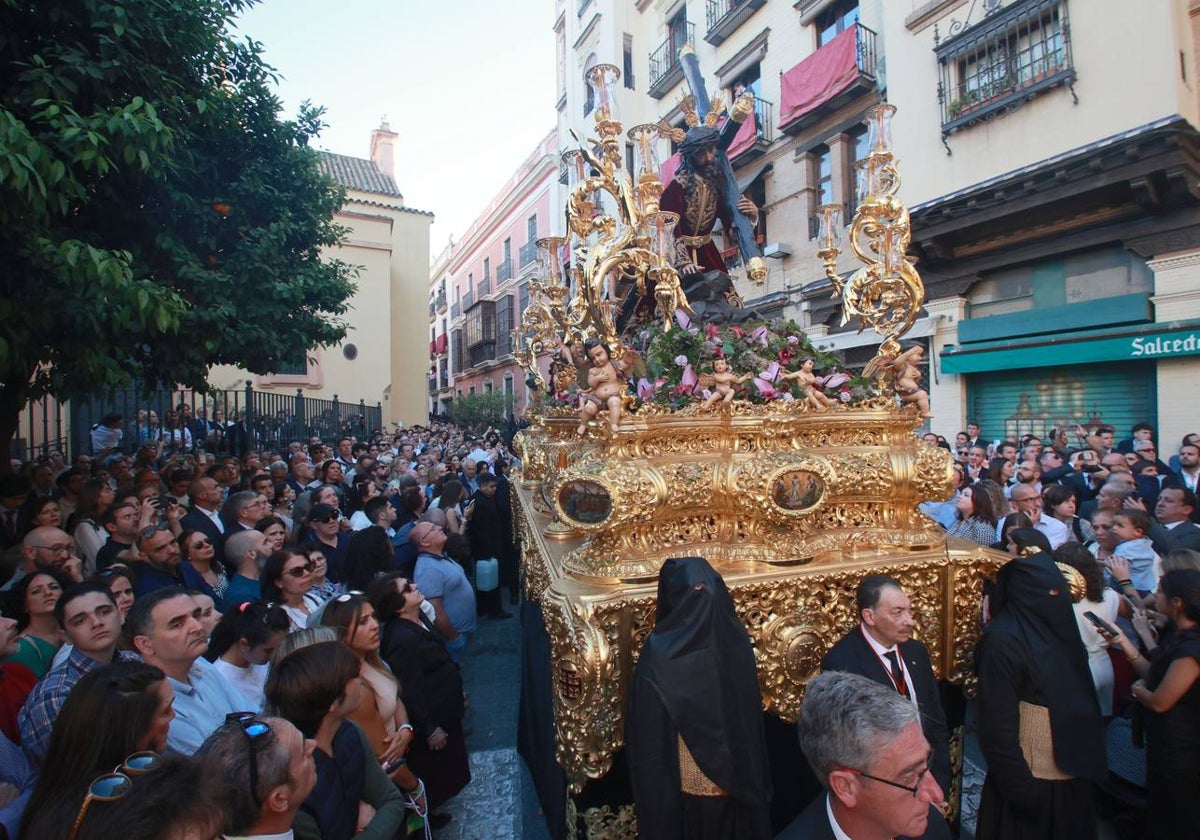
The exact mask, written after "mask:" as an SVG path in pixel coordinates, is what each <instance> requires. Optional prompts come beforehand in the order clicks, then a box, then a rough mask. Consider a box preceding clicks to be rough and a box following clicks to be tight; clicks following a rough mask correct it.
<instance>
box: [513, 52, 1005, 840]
mask: <svg viewBox="0 0 1200 840" xmlns="http://www.w3.org/2000/svg"><path fill="white" fill-rule="evenodd" d="M618 78H619V70H618V69H617V68H616V67H613V66H611V65H599V66H596V67H593V68H592V69H591V70H590V71H589V72H588V75H587V80H588V82H589V84H590V85H591V86H592V89H593V92H594V96H595V102H596V103H597V105H596V113H595V119H596V126H595V128H596V133H597V134H598V137H597V138H595V139H589V140H588V141H587V142H586V143H581V146H580V148H578V149H574V150H571V151H569V152H567V153H566V154H565V155H564V158H565V162H566V164H567V167H568V172H569V175H570V181H569V186H570V197H569V200H568V206H567V224H568V227H569V236H567V237H547V238H544V239H542V240H539V242H538V245H539V248H540V268H539V272H538V276H537V277H536V278H534V279H533V280H532V281H531V283H530V303H529V306H528V307H527V309H526V310H525V311H524V313H523V318H522V322H521V324H520V328H519V329H518V330H516V331H515V332H514V345H515V346H517V347H518V348H519V349H518V351H517V353H516V356H517V359H518V361H519V362H520V364H521V365H522V366H523V367H524V368H525V370H526V371H527V374H528V376H529V380H528V381H530V382H531V384H533V383H536V386H537V387H538V388H539V390H541V391H543V392H547V393H548V396H547V398H546V399H543V400H541V401H538V402H535V403H534V404H532V405H530V406H529V408H528V410H527V414H526V416H527V419H528V421H529V424H530V425H529V426H528V427H527V428H526V429H524V430H523V431H521V432H520V433H518V435H517V439H516V441H515V448H516V449H517V451H518V454H519V456H520V458H521V462H522V468H521V472H520V474H519V487H518V488H516V489H515V492H514V500H515V502H514V518H515V520H516V522H515V525H516V529H517V531H518V533H519V534H520V537H521V541H520V544H521V546H522V558H521V565H522V576H523V581H524V584H525V587H526V593H527V598H528V599H529V600H530V601H531V602H532V603H533V604H535V605H536V607H538V608H540V611H541V615H542V618H543V620H544V623H545V627H546V630H547V633H548V635H549V643H550V649H551V662H550V673H551V680H552V694H553V717H554V733H555V740H556V759H557V762H558V764H559V765H560V766H561V768H562V770H563V771H564V773H565V777H566V783H567V788H568V794H569V796H568V802H567V804H566V813H567V822H568V834H569V836H575V834H576V825H577V821H576V817H578V819H579V820H582V823H583V825H584V826H585V827H586V828H585V833H586V835H587V836H589V837H601V836H603V837H620V836H633V834H634V832H635V830H636V829H635V823H634V820H633V816H632V806H629V805H623V804H622V803H615V804H614V805H613V807H611V808H610V807H604V808H593V809H591V810H590V811H588V812H586V813H584V812H581V813H578V814H576V809H575V805H574V802H572V801H571V798H570V797H571V796H573V795H577V794H579V793H580V791H582V790H583V788H584V787H585V786H586V785H588V784H589V783H591V782H593V781H595V780H599V779H601V778H602V777H604V776H605V774H606V773H608V771H609V770H610V768H611V766H612V762H613V758H614V755H616V754H617V753H618V752H619V751H620V750H621V749H622V747H623V745H624V715H625V709H626V688H627V685H628V682H629V680H630V679H631V677H632V675H633V670H634V666H635V664H636V661H637V658H638V652H639V650H640V648H641V644H642V642H643V640H644V639H645V638H646V636H647V634H648V633H649V632H650V630H651V629H652V627H653V621H654V609H655V599H656V586H657V575H658V570H659V568H660V566H661V565H662V563H663V561H664V560H666V559H668V558H671V557H682V556H702V557H704V558H706V559H707V560H708V562H709V563H711V564H712V566H713V567H714V568H715V569H717V571H719V572H720V573H721V574H722V575H723V577H724V579H725V581H726V583H727V584H728V587H729V590H730V592H731V594H732V596H733V599H734V601H735V603H736V605H737V610H738V613H739V615H740V616H741V618H742V620H743V621H744V623H745V626H746V629H747V630H748V632H749V635H750V638H751V640H752V642H753V645H754V650H755V655H756V658H757V662H758V675H759V682H760V686H761V689H762V703H763V708H764V709H765V710H767V711H770V712H772V713H774V714H775V715H777V716H778V717H779V718H781V719H782V720H784V721H787V722H792V721H795V719H796V717H797V715H798V713H799V709H800V704H801V701H802V699H803V696H804V686H805V683H806V682H807V681H808V680H809V679H810V678H811V677H812V676H815V675H816V674H817V673H818V672H819V665H820V661H821V658H822V656H823V655H824V654H825V652H826V651H827V650H828V648H829V647H830V646H831V645H832V644H833V643H834V642H836V641H837V640H838V639H839V638H841V636H842V635H843V634H844V633H846V632H847V631H848V630H849V629H851V628H852V627H854V626H855V625H856V624H857V623H858V616H857V615H856V612H855V603H854V591H855V587H856V586H857V584H858V582H859V580H860V579H861V578H862V577H863V576H864V575H865V574H868V573H874V572H884V573H887V574H890V575H892V576H893V577H895V578H897V579H898V580H900V581H901V582H902V583H903V585H904V588H905V590H906V591H907V592H908V593H909V594H910V595H911V597H912V600H913V605H914V612H915V614H916V619H917V631H916V636H917V637H918V638H920V639H921V641H923V642H924V643H925V645H926V646H927V647H928V649H929V653H930V655H931V658H932V661H933V665H934V669H935V671H936V672H937V674H938V676H939V678H941V679H944V680H947V681H949V682H950V683H953V684H957V685H959V686H963V687H965V688H967V689H968V690H969V689H970V683H971V682H972V674H973V662H972V654H973V651H974V648H975V644H976V641H977V638H978V634H979V631H980V599H981V593H982V586H983V580H984V579H985V578H989V577H992V576H993V575H994V574H995V571H996V569H997V568H998V567H999V565H1000V560H1001V558H1000V557H999V556H998V555H996V554H994V553H991V552H988V551H986V550H984V549H981V548H979V547H978V546H975V545H974V544H967V543H960V542H958V541H951V542H949V543H948V542H947V539H946V537H945V533H944V531H943V529H942V528H941V527H939V526H938V525H937V524H936V523H935V522H933V521H932V520H931V519H929V518H928V517H927V516H925V515H924V514H923V513H921V512H920V511H919V510H918V508H917V506H918V503H919V502H920V501H921V500H925V499H945V498H947V497H948V496H949V495H950V494H951V489H952V486H953V483H952V482H953V473H952V459H951V456H950V453H949V452H947V451H945V450H942V449H938V448H935V447H933V446H930V445H928V444H926V443H924V442H923V441H921V440H920V439H919V438H918V437H917V435H916V430H917V429H918V427H919V426H920V425H921V424H922V422H923V419H924V418H923V415H922V412H921V410H920V408H919V407H918V404H919V403H918V401H917V400H916V399H914V394H913V390H912V387H911V383H910V387H908V388H905V387H901V386H900V385H898V380H899V379H903V378H904V377H905V376H910V375H911V370H909V371H907V372H906V370H905V365H906V364H907V363H908V361H907V360H908V357H909V356H910V355H911V354H910V353H907V352H906V351H903V350H902V348H901V346H900V343H899V342H900V339H901V337H902V336H903V335H904V333H905V332H906V331H907V330H908V329H909V328H910V327H911V326H912V324H913V322H914V320H915V319H916V317H917V315H918V312H919V310H920V308H921V306H922V302H923V298H924V287H923V285H922V282H921V279H920V277H919V275H918V273H917V271H916V269H915V268H914V266H913V262H912V260H911V259H909V258H908V257H907V256H906V250H907V247H908V244H909V236H910V232H909V216H908V211H907V209H906V208H905V206H904V205H903V203H902V202H901V201H900V200H899V198H898V197H897V190H898V188H899V186H900V178H899V175H898V173H897V168H896V163H897V161H896V158H895V156H894V154H893V152H892V150H891V137H890V134H891V119H892V115H893V114H894V112H895V108H894V106H892V105H889V104H886V103H884V104H880V105H879V106H878V107H877V108H876V109H875V110H874V112H873V113H872V115H871V117H870V120H869V129H870V143H869V147H870V152H869V154H868V156H867V157H866V158H865V159H864V160H862V161H859V162H858V164H857V172H858V192H859V201H858V205H857V209H856V212H855V215H854V219H853V222H852V224H851V225H850V230H849V239H850V247H851V248H852V250H853V252H854V254H855V255H856V256H857V258H858V259H859V260H860V261H861V262H862V263H863V265H862V267H860V268H858V270H857V271H855V272H854V273H853V274H852V275H851V276H850V277H849V278H848V279H847V280H845V281H844V282H843V280H842V278H841V276H840V275H839V274H838V272H837V271H836V263H837V258H838V255H839V254H840V253H841V248H840V240H841V234H842V228H843V223H842V219H841V212H842V208H841V206H840V205H826V206H822V207H821V208H819V212H820V222H821V227H820V234H819V244H820V246H821V248H820V251H819V256H820V257H821V259H823V261H824V264H825V271H826V275H827V276H828V278H829V280H830V282H831V283H832V284H833V288H834V293H835V297H836V296H839V295H840V297H841V300H842V308H843V315H844V319H845V320H848V319H849V318H851V317H853V316H857V317H858V318H859V319H860V320H861V323H862V324H863V325H864V326H870V327H872V328H873V329H874V330H876V331H877V332H878V333H879V334H880V335H881V336H882V339H883V340H882V343H881V345H880V348H879V352H878V355H877V356H876V357H875V359H874V360H873V361H872V363H871V364H869V365H868V370H867V374H868V376H869V377H871V382H872V384H873V387H872V388H870V389H868V391H867V393H866V394H865V395H863V396H862V398H860V399H858V400H857V401H853V402H849V403H845V402H842V401H840V400H838V401H831V402H835V404H833V405H829V406H827V407H821V408H818V407H817V405H816V404H815V403H814V402H813V401H811V400H804V399H801V400H790V401H789V400H785V399H771V400H767V401H763V402H760V403H754V402H750V401H747V400H743V399H734V400H732V401H730V402H728V403H722V402H717V403H716V405H715V406H714V407H713V408H711V409H709V410H705V408H704V406H703V405H701V404H700V403H699V401H697V402H694V403H691V404H687V405H682V406H680V405H674V406H673V405H670V404H664V403H663V402H662V401H655V400H653V399H638V398H636V397H634V396H633V395H632V394H631V393H628V392H626V393H624V394H623V395H622V398H621V399H622V405H621V409H620V419H619V423H618V424H617V426H616V428H615V430H614V429H611V428H610V424H609V422H608V414H607V411H601V412H599V413H598V414H597V415H596V419H594V420H592V421H591V422H590V423H588V424H587V429H586V431H585V432H584V433H583V434H579V433H578V432H577V426H578V425H579V416H578V408H577V407H576V406H574V405H572V404H570V402H569V400H568V401H562V400H558V401H556V400H554V399H552V398H550V395H552V394H554V393H557V392H561V391H562V383H563V380H564V379H565V380H566V381H567V382H570V381H571V380H572V379H577V381H578V384H579V385H583V384H586V383H585V380H586V378H587V374H586V373H583V372H581V371H576V370H573V369H571V368H572V367H573V366H572V365H570V364H568V363H566V362H564V361H563V360H564V359H566V358H569V351H568V350H567V349H566V348H578V347H580V346H581V345H582V344H583V343H584V342H585V341H587V340H589V339H600V340H601V341H603V342H605V343H606V344H607V346H608V347H609V349H610V351H611V357H612V358H613V359H620V358H622V356H623V354H625V353H627V352H628V350H629V349H630V346H631V343H633V342H631V339H630V335H629V333H628V332H626V333H624V334H623V333H622V332H619V331H618V314H619V312H620V309H621V305H622V295H621V291H622V290H628V292H627V295H626V297H627V296H628V294H633V295H640V296H643V299H644V300H648V301H652V303H653V305H654V306H655V308H656V310H657V312H656V320H658V321H660V322H661V330H662V332H664V333H666V334H667V335H671V334H672V332H671V331H672V330H682V329H686V327H685V326H683V325H686V324H688V323H689V322H690V318H689V317H688V316H687V314H688V313H690V312H691V306H690V305H689V301H688V299H687V297H686V295H685V294H684V292H683V290H682V288H681V285H680V276H679V274H678V272H677V271H676V269H675V268H674V267H672V259H673V254H674V245H675V243H674V241H673V235H672V228H673V227H674V225H675V223H676V221H677V220H678V217H677V216H675V214H670V213H666V212H663V211H661V210H660V209H659V199H660V197H661V196H662V193H663V189H664V185H663V184H662V183H661V182H660V180H659V174H658V173H659V164H658V159H657V157H656V149H655V147H656V141H657V138H658V136H659V133H660V132H664V131H666V130H667V129H666V128H665V127H660V126H657V125H639V126H636V127H634V128H633V129H631V130H630V131H629V132H628V137H629V138H630V139H631V140H632V141H633V143H634V150H635V153H636V158H637V162H636V167H637V171H636V172H633V173H631V172H628V171H627V170H626V169H625V168H623V165H622V153H623V146H624V137H623V136H622V126H621V124H620V122H618V121H617V119H616V115H615V112H614V108H613V106H614V100H613V96H614V90H613V86H614V84H615V82H616V80H617V79H618ZM717 107H718V108H719V107H720V106H719V104H718V105H717ZM747 112H748V109H747V108H746V107H745V103H744V102H742V101H739V102H738V103H736V104H735V106H734V108H733V110H732V113H731V115H730V116H731V118H732V119H734V120H738V121H740V119H745V116H746V113H747ZM568 247H569V249H570V267H569V270H568V271H564V266H563V259H562V257H561V252H562V250H563V249H565V248H568ZM747 273H748V275H749V279H751V280H752V281H754V280H756V281H757V282H760V283H761V282H762V280H763V279H764V276H765V270H764V269H763V268H762V263H761V259H758V260H756V261H752V262H751V265H750V266H749V267H748V272H747ZM756 275H757V276H756ZM743 332H745V331H743ZM726 348H728V345H726ZM547 354H550V355H551V357H552V362H551V370H552V376H551V379H552V380H556V381H550V382H547V377H546V376H545V375H544V374H543V373H542V370H541V368H540V366H539V358H543V357H544V356H546V355H547ZM575 361H576V362H578V361H580V359H579V357H578V355H577V356H576V357H575ZM576 387H577V386H574V385H573V386H570V387H568V388H567V389H566V392H567V395H568V396H570V395H571V394H573V393H574V390H573V389H574V388H576ZM814 387H815V386H814ZM639 390H640V389H639ZM920 393H921V395H924V391H921V392H920ZM560 395H561V394H560ZM642 396H643V397H644V398H645V397H649V394H647V393H643V394H642ZM924 405H926V406H927V402H926V403H925V404H924ZM959 745H961V741H959ZM960 761H961V746H960V747H959V752H958V758H957V759H956V763H959V762H960ZM950 800H951V807H956V805H957V800H958V783H956V784H955V786H954V790H952V791H951V796H950ZM580 810H581V811H582V809H580Z"/></svg>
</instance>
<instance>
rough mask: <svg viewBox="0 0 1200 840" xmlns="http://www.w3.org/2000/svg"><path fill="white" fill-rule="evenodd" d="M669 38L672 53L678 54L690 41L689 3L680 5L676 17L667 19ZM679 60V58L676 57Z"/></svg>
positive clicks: (673, 54)
mask: <svg viewBox="0 0 1200 840" xmlns="http://www.w3.org/2000/svg"><path fill="white" fill-rule="evenodd" d="M667 40H669V41H670V42H671V55H672V56H678V55H679V51H680V50H681V49H683V45H684V44H686V43H687V42H688V21H687V5H686V4H684V5H683V6H680V8H679V11H678V12H677V13H676V15H675V17H673V18H671V19H670V20H669V21H667ZM674 60H676V61H677V60H678V59H674Z"/></svg>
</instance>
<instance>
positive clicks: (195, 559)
mask: <svg viewBox="0 0 1200 840" xmlns="http://www.w3.org/2000/svg"><path fill="white" fill-rule="evenodd" d="M178 542H179V571H180V574H182V575H183V583H184V586H186V587H187V588H188V589H195V590H197V591H199V592H203V593H204V594H205V595H207V596H208V597H210V598H212V599H213V604H214V605H215V606H216V608H217V610H218V611H220V612H224V611H225V600H224V599H225V590H226V589H228V588H229V577H228V575H226V573H225V567H224V566H223V565H222V564H221V563H220V561H218V560H217V559H216V554H217V550H216V547H215V546H214V545H213V541H212V537H210V536H209V535H208V534H206V533H204V532H203V531H184V532H183V533H182V534H180V535H179V540H178Z"/></svg>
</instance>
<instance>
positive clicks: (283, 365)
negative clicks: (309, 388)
mask: <svg viewBox="0 0 1200 840" xmlns="http://www.w3.org/2000/svg"><path fill="white" fill-rule="evenodd" d="M272 372H273V373H274V374H275V375H276V376H307V375H308V351H307V350H304V349H303V348H301V349H300V350H298V351H297V352H295V353H291V354H289V355H288V358H286V359H280V360H279V364H277V365H276V366H275V370H274V371H272Z"/></svg>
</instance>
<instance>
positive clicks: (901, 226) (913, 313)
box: [817, 102, 925, 380]
mask: <svg viewBox="0 0 1200 840" xmlns="http://www.w3.org/2000/svg"><path fill="white" fill-rule="evenodd" d="M895 113H896V106H895V105H889V104H888V103H886V102H881V103H879V105H877V106H876V107H875V109H874V111H873V112H872V113H871V116H870V119H869V120H868V123H867V125H868V139H867V145H868V148H869V151H868V153H867V156H866V157H865V158H863V159H862V160H860V161H858V162H857V163H856V164H855V171H856V175H857V196H858V202H857V208H856V210H855V213H854V220H853V222H851V224H850V248H851V249H852V250H853V251H854V254H855V256H857V257H858V258H859V260H861V261H862V262H863V263H864V265H863V267H862V268H859V269H858V270H857V271H855V272H854V274H852V275H851V276H850V279H849V280H846V281H844V282H843V280H842V278H841V275H839V274H838V272H837V260H838V256H839V255H840V254H841V253H842V249H841V238H842V205H840V204H824V205H821V206H820V207H819V208H817V210H818V213H819V218H820V223H821V226H820V232H819V234H818V236H817V241H818V243H819V244H820V249H819V250H818V251H817V256H818V257H819V258H820V259H821V260H822V261H824V263H825V276H826V277H828V278H829V281H830V282H831V283H832V284H833V297H834V298H837V297H839V296H840V297H841V299H842V324H843V325H844V324H846V323H848V322H849V321H850V319H851V318H852V317H854V316H858V318H859V319H860V321H861V326H860V328H859V331H860V332H861V331H862V329H863V328H865V327H868V326H869V327H871V328H872V329H874V330H875V332H877V333H879V335H880V336H882V338H883V342H882V343H881V344H880V346H879V353H878V355H877V356H876V357H875V361H874V362H873V363H872V364H871V365H869V366H868V367H869V370H876V369H882V370H886V369H887V365H886V364H884V365H882V366H881V365H880V362H884V361H886V360H890V359H895V358H896V357H897V356H899V355H900V337H901V336H903V335H904V334H905V333H906V332H908V330H909V328H911V327H912V325H913V323H914V322H915V321H916V319H917V314H918V313H919V312H920V311H921V305H922V303H923V302H924V299H925V288H924V286H923V284H922V283H921V278H920V275H918V274H917V270H916V268H914V267H913V262H912V260H911V259H909V257H908V256H907V251H908V245H909V242H910V240H911V237H912V231H911V228H910V226H909V218H908V208H906V207H905V206H904V203H903V202H902V201H900V199H899V198H897V197H896V193H897V191H898V190H899V189H900V173H899V172H898V170H897V160H896V156H895V153H894V152H893V151H892V116H893V115H894V114H895ZM883 378H884V377H883V376H881V380H882V379H883Z"/></svg>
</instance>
